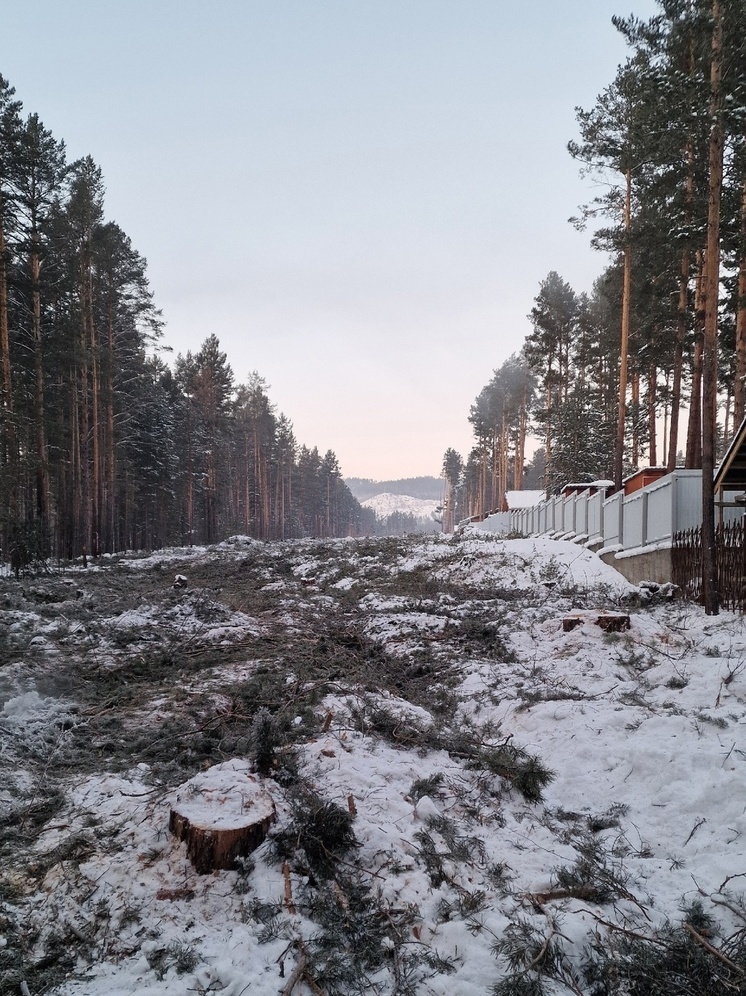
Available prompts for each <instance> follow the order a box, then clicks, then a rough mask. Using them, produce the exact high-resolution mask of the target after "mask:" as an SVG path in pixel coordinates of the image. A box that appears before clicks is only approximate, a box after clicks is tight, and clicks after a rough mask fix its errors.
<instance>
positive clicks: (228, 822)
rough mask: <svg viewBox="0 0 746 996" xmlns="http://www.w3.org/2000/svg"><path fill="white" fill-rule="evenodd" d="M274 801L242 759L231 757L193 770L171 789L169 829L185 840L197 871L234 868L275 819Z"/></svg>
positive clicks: (255, 845)
mask: <svg viewBox="0 0 746 996" xmlns="http://www.w3.org/2000/svg"><path fill="white" fill-rule="evenodd" d="M275 815H276V814H275V804H274V802H273V801H272V797H271V796H270V794H269V792H267V790H266V788H265V787H264V780H263V779H262V778H260V777H259V776H258V775H255V774H253V773H252V772H251V770H250V765H249V762H248V761H240V760H238V759H234V760H232V761H226V762H225V763H223V764H216V765H215V766H214V767H212V768H209V769H208V770H207V771H203V772H201V773H200V774H199V775H195V777H194V778H191V779H190V780H189V781H188V782H185V783H184V784H183V785H182V786H181V788H180V789H179V790H178V791H177V793H176V797H175V801H174V802H173V803H172V806H171V816H170V819H169V824H168V826H169V830H170V831H171V833H173V834H174V835H175V836H176V837H177V838H178V839H179V840H183V841H186V846H187V855H188V857H189V860H190V861H191V862H192V864H193V865H194V867H195V869H196V871H198V872H199V873H200V874H205V873H206V872H211V871H215V869H217V868H235V867H236V858H240V857H245V856H246V855H247V854H250V853H251V852H252V851H253V850H255V849H256V848H257V847H258V846H259V845H260V844H261V842H262V841H263V840H264V838H265V837H266V836H267V833H268V831H269V828H270V826H271V825H272V823H273V822H274V820H275Z"/></svg>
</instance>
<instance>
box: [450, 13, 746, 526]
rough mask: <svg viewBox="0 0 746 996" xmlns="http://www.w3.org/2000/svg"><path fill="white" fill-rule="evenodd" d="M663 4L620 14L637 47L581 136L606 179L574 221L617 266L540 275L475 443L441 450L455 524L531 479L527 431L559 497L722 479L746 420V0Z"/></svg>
mask: <svg viewBox="0 0 746 996" xmlns="http://www.w3.org/2000/svg"><path fill="white" fill-rule="evenodd" d="M659 8H660V10H659V13H658V14H657V15H656V16H655V17H653V18H652V19H650V20H648V21H643V20H639V19H637V18H635V17H628V18H622V17H616V18H614V24H615V26H616V28H617V29H618V31H620V32H621V33H622V35H623V36H624V38H625V40H626V42H627V43H628V47H629V51H630V55H629V58H628V59H627V61H626V63H624V64H623V65H622V66H620V67H619V69H618V70H617V73H616V76H615V77H614V79H613V80H612V82H611V83H610V84H609V86H608V87H607V88H606V89H605V90H604V91H603V92H602V93H601V94H600V95H599V96H598V98H597V101H596V103H595V105H594V106H593V107H591V108H589V109H584V108H580V107H579V108H576V119H577V128H578V137H577V138H576V139H574V140H572V141H570V142H569V145H568V151H569V154H570V155H571V156H572V157H573V158H574V159H575V160H576V161H577V163H578V165H579V168H580V171H581V175H583V176H587V177H589V178H590V179H591V180H592V181H593V182H594V189H596V190H601V191H602V193H601V194H600V195H599V196H597V197H594V198H593V199H592V200H591V201H590V202H589V203H587V204H585V205H584V206H583V207H582V208H581V209H580V211H579V213H578V216H577V217H576V218H574V219H571V221H572V222H573V223H574V224H575V225H576V226H578V227H579V228H580V229H585V228H586V227H587V228H588V229H589V230H590V233H591V241H592V245H593V246H594V248H596V249H599V250H601V251H603V252H605V253H606V254H607V257H608V258H609V259H610V260H611V262H610V265H609V266H608V267H607V268H606V269H605V270H604V272H603V273H601V275H600V276H599V277H598V279H597V280H596V282H595V285H594V287H593V289H592V291H591V293H590V294H586V293H576V291H575V290H574V289H573V288H572V287H571V286H570V285H569V284H568V283H567V281H565V280H564V279H563V278H562V276H561V275H560V274H559V273H558V272H555V271H553V272H550V273H549V274H548V275H547V276H546V277H545V278H544V279H543V280H542V281H541V282H540V285H539V290H538V293H537V295H536V298H535V300H534V302H533V307H532V308H531V311H530V314H529V320H530V322H531V326H532V331H531V333H530V334H529V335H528V337H527V338H526V340H525V342H524V344H523V348H522V349H521V351H520V353H519V354H517V355H514V356H512V357H511V358H510V359H509V360H507V361H506V362H505V363H503V364H502V365H501V366H500V367H499V368H498V369H496V370H495V371H494V374H493V376H492V378H491V380H490V381H489V383H487V384H486V385H485V387H484V388H483V389H482V391H481V392H480V393H479V395H478V397H477V398H476V399H475V401H474V404H473V405H472V408H471V412H470V414H469V420H470V422H471V424H472V426H473V434H474V440H475V442H474V448H473V450H472V451H471V453H470V454H469V455H468V457H467V459H466V461H463V460H462V458H461V456H460V454H458V453H456V452H455V451H454V450H452V449H449V450H448V451H447V452H446V454H445V457H444V461H443V468H442V472H443V476H444V478H445V481H446V494H447V507H446V510H445V518H446V522H447V523H449V524H450V525H451V526H452V525H453V523H454V522H455V521H458V520H459V519H460V518H463V517H467V516H474V515H477V516H478V515H481V514H484V513H486V512H488V511H491V510H500V509H502V508H503V507H504V501H505V499H504V494H505V491H506V490H508V489H511V488H516V489H520V488H521V487H523V486H525V485H526V478H525V447H526V436H527V432H528V431H529V429H531V428H533V430H534V432H535V435H536V437H537V438H538V440H539V441H540V443H541V449H540V450H539V451H538V453H537V454H536V456H535V458H534V461H533V465H532V466H530V467H529V468H528V469H529V471H533V479H532V480H531V482H530V485H531V486H532V487H537V488H542V489H545V490H546V492H547V494H548V495H549V494H555V493H558V492H559V490H560V489H561V488H562V486H563V485H564V484H567V483H570V482H585V481H593V480H598V479H599V478H603V479H609V480H611V481H613V482H614V484H615V486H616V487H617V488H618V487H620V485H621V482H622V480H623V478H624V476H626V475H627V474H628V473H630V472H631V471H633V470H635V469H637V468H639V467H640V466H641V465H650V466H664V467H667V468H668V470H669V471H670V470H674V469H675V468H676V467H677V466H683V467H687V468H700V467H703V468H705V473H707V472H709V473H710V474H711V471H712V467H713V461H714V460H715V459H716V458H717V456H718V454H719V453H720V452H722V448H723V446H724V444H725V443H727V441H728V439H729V438H730V437H731V436H732V434H733V432H734V430H735V429H736V428H738V426H739V425H740V423H741V421H742V420H743V418H744V414H745V413H746V406H745V393H746V130H745V129H744V122H745V121H746V46H744V24H745V23H746V8H745V7H744V3H743V0H713V2H707V3H700V2H693V0H660V2H659ZM710 479H711V477H710Z"/></svg>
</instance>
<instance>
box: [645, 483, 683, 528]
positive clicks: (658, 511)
mask: <svg viewBox="0 0 746 996" xmlns="http://www.w3.org/2000/svg"><path fill="white" fill-rule="evenodd" d="M645 490H646V491H647V493H648V497H647V501H648V518H647V523H648V524H647V531H646V535H645V538H644V542H645V543H660V542H663V541H664V540H670V539H671V538H672V536H673V533H674V522H673V517H674V512H673V509H674V498H675V495H676V491H677V490H678V489H677V487H676V485H675V482H674V480H673V478H672V477H671V475H670V474H669V475H668V477H663V478H661V480H660V481H656V482H655V484H651V485H650V486H649V487H648V488H646V489H645Z"/></svg>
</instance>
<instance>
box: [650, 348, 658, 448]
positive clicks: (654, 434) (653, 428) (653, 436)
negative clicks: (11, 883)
mask: <svg viewBox="0 0 746 996" xmlns="http://www.w3.org/2000/svg"><path fill="white" fill-rule="evenodd" d="M657 389H658V371H657V369H656V367H655V364H654V363H653V364H652V365H651V367H650V372H649V374H648V436H649V437H650V439H649V443H648V458H649V460H650V466H651V467H657V466H658V426H657V425H656V408H657V406H658V390H657Z"/></svg>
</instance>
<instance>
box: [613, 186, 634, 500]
mask: <svg viewBox="0 0 746 996" xmlns="http://www.w3.org/2000/svg"><path fill="white" fill-rule="evenodd" d="M625 179H626V189H625V197H624V235H625V241H624V277H623V281H622V333H621V342H620V345H619V357H620V365H619V408H618V412H617V425H616V450H615V453H614V487H615V488H616V490H617V491H619V490H620V489H621V487H622V479H623V477H624V428H625V415H626V411H627V353H628V351H629V313H630V293H631V288H632V246H631V244H630V228H631V223H632V170H631V168H630V167H627V172H626V174H625Z"/></svg>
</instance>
